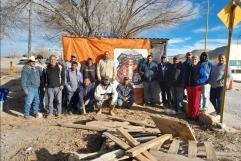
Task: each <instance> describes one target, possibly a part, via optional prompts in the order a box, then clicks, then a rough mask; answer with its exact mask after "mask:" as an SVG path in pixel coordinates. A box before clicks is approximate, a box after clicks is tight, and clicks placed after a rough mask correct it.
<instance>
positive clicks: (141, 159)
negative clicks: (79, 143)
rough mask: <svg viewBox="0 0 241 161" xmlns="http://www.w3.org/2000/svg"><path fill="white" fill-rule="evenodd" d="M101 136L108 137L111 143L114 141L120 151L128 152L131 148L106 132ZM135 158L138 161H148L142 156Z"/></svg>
mask: <svg viewBox="0 0 241 161" xmlns="http://www.w3.org/2000/svg"><path fill="white" fill-rule="evenodd" d="M103 135H105V136H106V137H108V138H109V139H111V140H112V141H114V142H115V143H116V144H117V145H119V146H120V147H121V148H122V149H124V150H128V149H130V148H131V146H130V145H128V144H127V143H125V142H124V141H122V140H121V139H119V138H117V137H116V136H114V135H111V134H110V133H108V132H104V133H103ZM135 158H136V159H137V160H139V161H150V160H149V159H148V158H146V157H145V156H143V155H141V154H140V155H136V156H135Z"/></svg>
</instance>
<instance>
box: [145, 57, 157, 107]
mask: <svg viewBox="0 0 241 161" xmlns="http://www.w3.org/2000/svg"><path fill="white" fill-rule="evenodd" d="M140 75H141V78H142V83H143V87H144V102H143V106H145V105H155V104H156V103H159V100H160V99H159V97H158V96H159V94H158V93H157V90H156V88H157V87H158V65H157V63H156V62H153V57H152V55H148V56H147V60H146V61H145V62H143V64H142V65H141V67H140Z"/></svg>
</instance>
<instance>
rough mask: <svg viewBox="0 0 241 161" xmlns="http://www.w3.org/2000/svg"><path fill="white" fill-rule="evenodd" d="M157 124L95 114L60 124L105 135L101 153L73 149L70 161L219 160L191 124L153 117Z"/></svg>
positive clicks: (209, 145)
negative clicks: (81, 121) (198, 139)
mask: <svg viewBox="0 0 241 161" xmlns="http://www.w3.org/2000/svg"><path fill="white" fill-rule="evenodd" d="M151 117H152V119H153V122H154V123H155V125H151V124H147V123H146V122H144V121H136V120H129V119H124V118H120V117H116V116H105V117H96V118H95V119H94V120H91V121H89V122H86V124H85V125H81V124H74V123H65V124H61V125H60V126H63V127H68V128H80V129H86V130H94V131H99V132H101V133H102V137H104V138H105V141H104V142H103V144H102V146H101V148H100V149H99V151H98V152H94V153H88V154H79V153H77V152H73V153H71V154H70V156H69V161H81V160H92V161H117V160H137V161H159V160H162V161H171V160H178V161H182V160H183V161H201V160H209V161H216V160H217V157H216V154H215V150H214V149H213V147H212V144H211V143H209V142H205V143H203V144H200V143H197V141H196V138H195V136H194V133H193V131H192V129H191V128H190V127H189V125H188V123H186V122H182V121H180V120H175V119H170V118H165V117H160V116H151Z"/></svg>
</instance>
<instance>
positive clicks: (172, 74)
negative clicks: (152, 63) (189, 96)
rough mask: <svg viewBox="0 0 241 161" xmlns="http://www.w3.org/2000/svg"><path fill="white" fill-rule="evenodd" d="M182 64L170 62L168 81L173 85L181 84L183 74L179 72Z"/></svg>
mask: <svg viewBox="0 0 241 161" xmlns="http://www.w3.org/2000/svg"><path fill="white" fill-rule="evenodd" d="M181 69H182V64H181V63H178V64H171V65H170V68H169V69H168V82H169V84H170V85H173V86H183V85H184V83H183V81H182V80H183V75H182V73H181Z"/></svg>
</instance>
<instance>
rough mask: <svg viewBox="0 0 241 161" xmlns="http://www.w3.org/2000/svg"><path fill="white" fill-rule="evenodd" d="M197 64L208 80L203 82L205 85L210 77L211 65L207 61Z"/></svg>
mask: <svg viewBox="0 0 241 161" xmlns="http://www.w3.org/2000/svg"><path fill="white" fill-rule="evenodd" d="M199 63H200V65H201V66H202V67H203V68H204V69H205V75H206V77H207V78H208V80H207V82H205V84H207V83H208V81H209V80H210V75H211V71H212V66H213V65H212V63H211V62H209V61H203V62H199Z"/></svg>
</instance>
